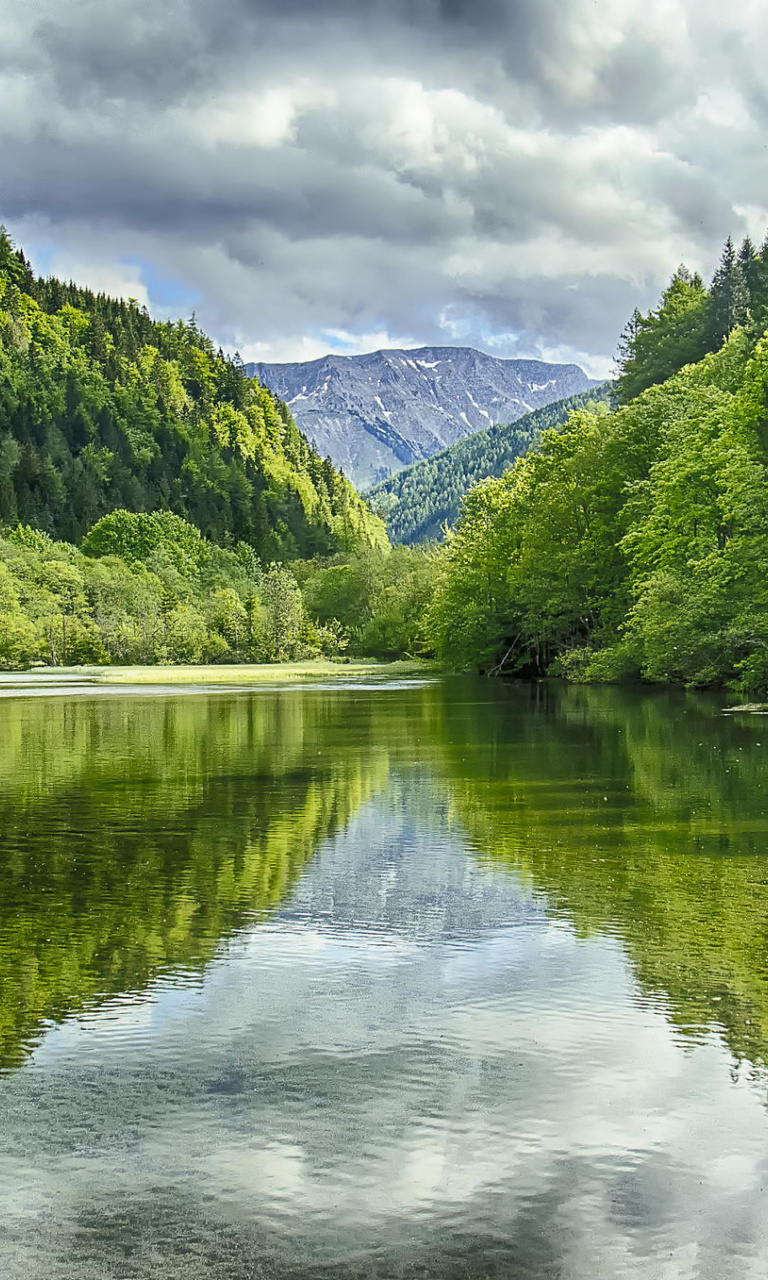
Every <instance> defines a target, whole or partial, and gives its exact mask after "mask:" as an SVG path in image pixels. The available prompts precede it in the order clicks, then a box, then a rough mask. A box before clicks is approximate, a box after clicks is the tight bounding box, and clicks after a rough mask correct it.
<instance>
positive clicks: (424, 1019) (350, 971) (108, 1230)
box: [0, 784, 768, 1280]
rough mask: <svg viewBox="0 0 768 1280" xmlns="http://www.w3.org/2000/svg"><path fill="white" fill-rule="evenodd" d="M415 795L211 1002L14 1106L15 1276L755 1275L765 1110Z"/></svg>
mask: <svg viewBox="0 0 768 1280" xmlns="http://www.w3.org/2000/svg"><path fill="white" fill-rule="evenodd" d="M425 786H426V784H425ZM417 799H418V796H416V797H413V798H412V801H411V803H410V804H409V806H408V807H407V810H408V811H407V812H401V811H398V810H393V809H390V808H386V809H385V808H384V801H383V800H382V801H380V802H378V803H371V804H369V805H368V806H367V807H366V808H365V809H364V810H362V811H361V812H360V814H359V816H358V818H357V819H356V820H355V821H353V822H352V823H351V825H350V827H349V828H348V830H347V831H346V832H345V833H343V834H341V835H339V836H337V837H336V838H334V839H332V840H329V841H327V842H326V843H325V845H324V846H323V847H322V848H321V850H320V852H319V855H318V858H317V860H316V861H315V862H314V863H313V864H312V865H311V867H310V868H309V870H308V871H307V872H306V873H305V875H304V877H303V878H302V880H301V881H300V883H299V885H298V887H297V889H296V891H295V893H294V895H293V897H292V899H291V901H290V902H289V903H287V904H286V907H285V909H284V911H283V913H282V916H278V917H275V918H273V920H272V922H271V923H270V924H269V925H267V926H266V927H264V928H261V929H256V930H252V931H249V932H244V933H243V934H241V935H240V936H239V937H238V938H236V939H235V940H234V941H231V942H230V943H229V944H228V945H227V946H226V947H225V948H224V949H223V950H222V952H221V955H220V957H219V959H218V961H216V962H215V963H214V964H213V965H212V967H211V969H210V971H209V972H208V973H207V975H206V977H205V979H204V982H203V984H202V986H201V987H199V988H197V989H192V988H176V989H174V988H172V987H170V986H168V985H164V984H162V983H160V984H156V985H155V987H154V988H153V990H152V993H151V994H152V1000H153V1002H154V1003H153V1004H152V1005H151V1006H149V1007H150V1008H151V1016H147V1014H146V1012H144V1013H142V1012H140V1009H141V1008H142V1007H141V1006H136V1007H135V1008H134V1009H133V1010H132V1009H131V1006H128V1007H126V1009H125V1011H124V1013H123V1012H116V1011H115V1010H114V1008H113V1009H111V1010H106V1011H103V1012H98V1011H97V1012H96V1013H95V1014H94V1015H92V1016H91V1020H90V1021H89V1023H88V1025H87V1026H86V1028H85V1029H84V1031H81V1032H80V1033H79V1034H77V1035H74V1034H73V1032H72V1031H71V1030H70V1028H69V1027H64V1028H62V1029H61V1030H59V1031H53V1032H52V1033H51V1035H50V1036H49V1037H48V1039H47V1040H46V1042H45V1043H44V1044H43V1045H42V1046H41V1047H40V1049H39V1050H38V1051H37V1052H36V1054H35V1057H34V1060H33V1063H32V1065H31V1068H30V1069H27V1070H23V1071H20V1072H18V1073H16V1074H15V1075H14V1076H13V1077H9V1078H8V1079H7V1080H6V1081H4V1082H3V1088H4V1093H5V1115H6V1119H5V1134H6V1138H7V1140H8V1142H9V1146H8V1148H7V1150H8V1151H9V1152H13V1150H14V1145H16V1146H17V1147H19V1148H21V1147H22V1146H23V1149H25V1150H27V1151H29V1154H30V1160H29V1173H28V1176H27V1177H26V1178H25V1179H22V1180H21V1181H19V1176H18V1169H19V1166H18V1162H17V1161H16V1160H15V1159H13V1158H11V1157H8V1156H3V1157H0V1193H3V1195H4V1202H5V1204H6V1209H7V1213H8V1222H9V1224H10V1233H11V1234H10V1236H9V1237H8V1238H9V1239H12V1240H14V1242H15V1243H14V1252H13V1253H11V1255H10V1258H11V1261H10V1269H8V1270H7V1274H8V1275H9V1277H10V1280H21V1278H22V1276H23V1277H24V1280H28V1278H31V1280H36V1277H37V1275H38V1274H39V1275H40V1276H41V1277H42V1275H45V1276H46V1278H47V1280H58V1277H62V1276H65V1275H71V1267H70V1266H69V1262H68V1260H67V1259H68V1258H69V1259H70V1260H71V1258H72V1256H78V1267H79V1272H80V1274H81V1275H82V1277H83V1280H91V1276H93V1277H94V1278H95V1277H96V1276H99V1280H102V1277H104V1276H112V1275H114V1276H117V1275H120V1276H122V1275H123V1274H125V1275H126V1276H132V1275H134V1274H136V1275H140V1276H142V1277H143V1276H144V1275H148V1274H157V1276H158V1277H161V1278H162V1280H165V1278H166V1277H171V1278H173V1280H177V1277H178V1280H181V1277H182V1276H183V1277H184V1280H203V1277H205V1278H206V1280H208V1278H209V1277H210V1276H214V1280H218V1277H219V1276H221V1277H222V1280H223V1277H224V1276H226V1277H227V1280H245V1278H246V1277H251V1276H253V1275H254V1274H257V1275H258V1274H259V1272H258V1271H257V1270H255V1268H256V1266H257V1265H258V1262H259V1260H261V1261H262V1262H263V1264H264V1273H265V1275H268V1276H270V1277H273V1276H274V1277H276V1278H277V1280H282V1277H283V1276H284V1275H285V1276H287V1275H288V1274H289V1272H290V1274H292V1275H294V1276H299V1277H301V1280H309V1278H310V1277H311V1278H312V1280H314V1278H315V1277H321V1278H322V1280H325V1277H326V1276H327V1277H330V1276H331V1275H333V1276H334V1277H336V1276H339V1277H345V1276H350V1277H352V1276H357V1275H361V1276H362V1275H376V1276H379V1277H381V1278H382V1280H383V1278H384V1277H387V1278H388V1280H391V1277H393V1276H397V1275H400V1274H406V1273H407V1272H406V1269H407V1267H416V1266H421V1267H422V1268H423V1274H425V1275H429V1276H435V1277H451V1278H453V1277H454V1276H471V1277H478V1280H479V1277H488V1276H498V1277H502V1276H503V1277H505V1280H507V1278H508V1277H513V1278H514V1277H515V1276H518V1277H520V1278H521V1280H522V1277H525V1280H544V1277H547V1278H549V1277H551V1276H553V1275H558V1276H562V1277H564V1280H617V1278H619V1277H627V1278H630V1277H631V1280H683V1278H684V1277H685V1280H687V1278H688V1277H692V1278H693V1277H695V1280H745V1278H746V1280H758V1277H760V1280H764V1275H765V1273H766V1271H767V1270H768V1202H767V1201H766V1197H765V1195H764V1186H765V1183H766V1178H767V1177H768V1157H766V1151H768V1142H767V1139H768V1123H767V1122H766V1115H765V1111H764V1109H763V1106H762V1102H761V1098H760V1096H759V1094H758V1092H757V1091H756V1090H754V1089H753V1088H752V1087H751V1086H750V1085H749V1084H748V1083H747V1082H746V1081H737V1082H733V1081H732V1079H731V1076H730V1073H729V1067H730V1059H729V1056H728V1054H727V1052H726V1051H725V1050H724V1048H723V1047H722V1046H721V1045H720V1043H719V1042H718V1041H717V1039H716V1038H715V1036H714V1035H710V1036H708V1035H706V1034H704V1035H703V1036H702V1039H701V1042H700V1043H697V1044H694V1045H691V1044H690V1042H685V1041H683V1040H682V1039H681V1038H680V1037H679V1035H678V1034H677V1033H676V1032H675V1030H674V1028H673V1027H672V1026H671V1025H670V1024H669V1022H668V1020H667V1018H666V1017H665V1016H664V1011H663V1007H655V1006H654V1004H653V1002H652V1001H651V1000H650V999H648V998H643V999H638V998H637V992H636V988H635V985H634V982H633V979H632V977H631V974H630V972H629V970H628V967H627V965H626V963H625V960H624V957H623V953H622V951H621V948H620V946H619V945H618V944H617V943H616V942H615V941H612V940H607V939H604V938H599V937H596V938H592V939H589V940H587V941H583V940H579V939H578V938H577V937H576V936H575V934H574V933H573V931H572V930H570V929H569V928H568V927H567V926H566V925H564V924H563V923H562V922H559V921H556V922H551V921H548V920H547V918H546V916H545V914H544V910H543V906H542V902H541V900H540V899H538V898H536V897H535V896H533V895H532V894H531V893H530V892H529V891H528V890H527V889H526V888H525V887H523V886H521V885H520V884H518V883H517V882H516V881H515V879H514V878H513V877H512V876H511V875H510V874H509V873H508V872H505V871H499V872H495V871H494V870H493V869H491V868H488V867H478V866H477V865H476V864H474V863H473V862H472V861H471V859H467V858H466V856H465V850H464V848H463V846H462V844H461V842H460V840H459V838H458V836H456V835H455V834H454V835H452V834H451V832H450V831H449V830H448V829H445V828H444V829H442V830H441V829H440V828H439V824H438V823H437V822H436V820H435V815H434V813H433V812H431V813H430V815H429V817H430V820H429V823H428V824H427V823H426V822H424V823H423V825H422V824H420V822H419V821H415V820H414V819H413V816H412V815H413V812H414V810H415V807H416V804H415V802H416V800H417ZM425 803H426V801H425ZM409 813H410V815H411V816H410V817H409V816H408V815H409ZM144 1008H145V1010H146V1008H147V1006H144ZM134 1014H135V1017H134ZM4 1174H5V1175H6V1177H5V1180H3V1175H4ZM51 1205H55V1206H56V1207H55V1216H54V1217H53V1218H46V1216H45V1213H46V1212H48V1208H49V1207H50V1206H51ZM44 1206H48V1208H46V1209H44ZM129 1235H130V1237H131V1238H132V1239H133V1242H134V1244H133V1247H134V1248H135V1249H137V1250H138V1251H139V1254H140V1255H141V1256H142V1257H144V1258H145V1261H144V1262H143V1263H142V1266H143V1268H144V1269H143V1270H141V1269H137V1270H136V1271H131V1270H130V1269H125V1268H124V1269H123V1270H120V1269H119V1266H118V1261H116V1259H120V1258H122V1257H123V1254H122V1253H121V1252H120V1250H121V1248H122V1245H123V1244H124V1242H125V1239H126V1238H127V1236H129ZM33 1237H34V1241H33V1243H30V1241H32V1239H33ZM190 1241H191V1243H190ZM180 1242H186V1243H185V1248H184V1250H182V1251H179V1244H180ZM4 1248H6V1249H7V1246H3V1245H2V1244H0V1259H3V1249H4ZM142 1250H144V1251H145V1252H144V1253H143V1254H142V1253H141V1251H142ZM151 1250H154V1254H152V1252H151ZM152 1257H154V1259H155V1261H154V1263H153V1264H152V1265H153V1266H155V1268H156V1271H155V1272H151V1271H150V1270H149V1266H150V1260H151V1258H152ZM33 1258H34V1265H32V1263H31V1260H32V1259H33ZM356 1258H357V1259H362V1261H359V1262H356V1261H355V1259H356ZM120 1265H122V1263H120ZM377 1267H378V1268H379V1269H378V1270H376V1268H377ZM25 1268H26V1269H25ZM116 1268H117V1269H116ZM356 1268H357V1269H356Z"/></svg>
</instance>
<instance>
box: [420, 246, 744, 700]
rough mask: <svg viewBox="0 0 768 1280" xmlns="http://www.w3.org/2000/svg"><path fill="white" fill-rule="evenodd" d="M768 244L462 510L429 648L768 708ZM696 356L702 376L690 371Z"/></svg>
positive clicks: (685, 281)
mask: <svg viewBox="0 0 768 1280" xmlns="http://www.w3.org/2000/svg"><path fill="white" fill-rule="evenodd" d="M767 316H768V245H764V246H763V248H762V249H761V251H760V252H759V253H757V252H755V250H754V249H753V247H752V245H751V243H750V242H749V241H746V242H745V243H744V244H743V245H742V247H741V249H740V250H739V251H738V253H737V252H736V251H735V250H734V248H733V245H732V244H731V242H730V240H729V241H728V243H727V244H726V247H725V250H724V252H723V256H722V260H721V263H720V266H719V267H718V270H717V271H716V273H715V276H714V278H713V281H712V284H711V287H710V288H709V289H705V287H704V285H703V284H702V282H701V280H700V279H699V278H698V277H695V276H691V275H690V273H688V272H686V271H685V269H680V270H679V271H678V272H676V274H675V276H674V277H673V279H672V282H671V284H670V286H669V288H668V289H667V290H666V291H665V293H664V295H663V297H662V300H661V304H660V306H659V308H658V309H657V310H656V311H653V312H651V313H650V314H649V315H648V316H640V315H639V314H637V313H636V314H635V316H634V317H633V319H632V321H631V323H630V325H629V326H628V328H627V330H626V331H625V334H624V337H623V342H622V348H621V353H620V377H619V380H618V394H619V397H620V400H621V401H622V406H623V407H621V408H620V409H619V410H618V411H617V412H615V413H613V414H605V413H603V414H597V413H595V412H593V411H591V410H590V409H581V410H580V411H578V412H577V413H575V414H573V415H572V416H571V418H570V420H569V422H568V424H567V425H566V427H565V428H564V429H563V430H561V431H549V432H546V433H545V434H544V436H543V437H542V441H541V444H540V446H539V447H538V448H535V449H533V450H532V451H531V452H530V453H529V454H528V455H526V456H525V457H524V458H520V459H518V461H517V462H516V463H515V464H514V465H513V466H512V467H511V468H510V469H509V470H508V471H507V472H505V474H504V475H503V476H502V477H501V478H499V479H491V480H486V481H484V482H483V483H481V484H480V485H478V486H476V487H475V488H474V489H472V490H471V491H470V493H469V494H468V495H467V497H466V499H465V500H464V504H463V507H462V512H461V517H460V519H459V521H458V525H457V529H456V532H455V535H454V536H453V537H452V538H451V539H450V541H449V543H448V545H447V547H446V551H445V554H444V559H443V576H442V579H441V581H440V584H439V586H438V591H437V595H436V597H435V600H434V602H433V605H432V610H431V615H430V623H429V627H428V632H429V634H430V636H431V637H432V639H433V641H434V643H435V644H436V645H437V648H438V651H439V652H440V653H441V654H442V656H443V658H444V659H445V660H447V661H449V662H451V663H453V664H454V665H457V666H469V667H471V666H476V667H480V668H482V669H484V670H489V671H499V672H508V673H514V672H518V673H529V674H532V673H536V674H542V673H549V674H565V675H567V676H569V677H570V678H572V679H577V680H590V679H591V680H601V679H603V680H615V679H621V678H628V677H637V676H641V677H643V678H645V679H649V680H656V681H667V682H676V683H683V684H692V685H703V686H706V685H718V684H723V683H730V684H732V685H734V686H736V687H740V688H742V689H744V690H747V691H751V692H754V693H763V694H764V693H766V692H768V588H767V587H766V579H767V578H768V337H764V336H763V327H764V325H765V324H766V318H767ZM691 356H693V357H695V358H696V357H698V359H696V362H695V363H692V364H688V365H687V367H683V366H684V365H685V364H686V362H687V361H689V360H690V358H691Z"/></svg>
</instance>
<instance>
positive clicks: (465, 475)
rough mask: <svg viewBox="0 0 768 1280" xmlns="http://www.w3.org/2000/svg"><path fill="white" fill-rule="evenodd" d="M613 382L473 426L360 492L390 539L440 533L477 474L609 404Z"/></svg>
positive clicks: (493, 470) (491, 472) (497, 470)
mask: <svg viewBox="0 0 768 1280" xmlns="http://www.w3.org/2000/svg"><path fill="white" fill-rule="evenodd" d="M612 394H613V384H612V383H611V382H602V383H598V384H597V386H595V387H590V388H589V390H587V391H581V392H579V393H577V394H576V395H575V396H569V397H567V399H564V400H556V401H553V402H552V403H551V404H549V405H545V406H544V407H543V408H541V409H534V410H533V412H532V413H527V414H524V415H523V417H522V418H517V419H516V420H515V421H514V422H511V423H503V424H499V425H498V426H493V427H489V428H487V429H486V430H485V431H477V432H475V434H474V435H471V436H465V437H464V439H463V440H457V441H456V443H455V444H452V445H449V447H448V448H447V449H443V450H442V451H441V452H440V453H436V454H433V455H432V457H431V458H424V459H422V460H421V461H420V462H414V463H413V464H412V465H411V466H410V467H406V468H405V469H404V470H403V471H399V472H398V473H397V474H396V475H394V476H390V477H389V479H387V480H384V481H381V482H380V483H379V484H377V485H374V486H373V487H372V488H371V489H369V490H367V491H366V492H365V493H364V495H363V496H364V497H365V498H366V499H367V500H368V501H369V502H370V503H371V506H372V507H373V509H374V511H377V512H378V514H379V515H380V516H381V518H382V519H383V520H384V521H385V522H386V525H387V532H388V533H389V536H390V538H391V539H392V541H393V542H401V543H405V544H413V543H418V542H428V541H431V540H433V539H439V538H440V536H441V531H442V527H443V525H444V524H446V523H448V524H452V523H453V522H454V521H455V520H456V517H457V516H458V514H459V506H460V503H461V500H462V498H463V497H464V494H465V493H466V492H467V491H468V490H469V489H470V488H471V487H472V485H473V484H477V483H478V482H479V481H480V480H486V479H488V478H489V477H490V476H500V475H501V474H502V472H503V471H505V470H506V468H507V467H508V466H510V465H511V464H512V463H513V462H514V461H515V459H516V458H518V457H520V456H521V455H522V454H523V453H527V451H528V449H530V448H531V446H532V445H534V444H535V443H536V441H537V440H538V439H539V437H540V436H541V434H542V432H544V431H546V430H548V429H549V428H551V427H559V426H562V424H563V423H564V422H565V421H566V420H567V418H568V415H569V414H570V413H572V412H573V411H574V410H576V409H586V408H590V407H591V406H597V405H598V404H600V403H605V404H610V402H611V398H612Z"/></svg>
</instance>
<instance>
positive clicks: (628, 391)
mask: <svg viewBox="0 0 768 1280" xmlns="http://www.w3.org/2000/svg"><path fill="white" fill-rule="evenodd" d="M708 302H709V300H708V297H707V292H706V290H705V288H704V284H703V281H702V279H701V276H698V275H691V273H690V272H689V271H688V270H687V269H686V268H685V267H684V266H681V267H679V268H678V270H677V271H676V272H675V274H674V276H673V277H672V280H671V281H670V283H669V285H668V286H667V288H666V289H665V290H664V293H663V294H662V298H661V302H660V304H659V306H658V308H657V309H656V310H655V311H650V312H649V313H648V315H647V316H643V315H641V314H640V312H639V311H635V312H634V313H633V315H632V318H631V319H630V321H629V323H628V325H627V327H626V329H625V330H624V333H623V334H622V337H621V341H620V344H619V364H620V370H621V371H620V374H619V378H618V381H617V383H616V396H617V399H618V401H619V403H620V404H628V402H629V401H630V400H633V399H634V398H635V396H638V395H639V394H640V392H641V391H645V389H646V388H647V387H651V386H654V385H655V384H656V383H659V382H665V381H666V379H667V378H669V377H671V376H672V374H673V373H676V372H677V370H678V369H681V368H682V367H683V365H686V364H694V363H695V362H696V361H697V360H701V358H702V357H703V356H704V355H706V353H707V351H710V350H712V349H713V347H714V346H719V345H720V342H716V343H714V344H713V342H712V339H711V329H710V317H709V306H708ZM731 327H732V326H731ZM728 332H730V329H729V330H728ZM720 341H722V338H721V339H720Z"/></svg>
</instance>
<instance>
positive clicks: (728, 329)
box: [707, 236, 749, 350]
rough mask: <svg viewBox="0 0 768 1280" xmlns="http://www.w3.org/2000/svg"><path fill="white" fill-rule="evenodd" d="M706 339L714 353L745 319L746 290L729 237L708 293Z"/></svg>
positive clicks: (740, 266) (747, 306) (739, 263)
mask: <svg viewBox="0 0 768 1280" xmlns="http://www.w3.org/2000/svg"><path fill="white" fill-rule="evenodd" d="M708 313H709V314H708V317H707V337H708V339H709V343H710V346H711V349H713V350H716V349H717V348H718V347H719V346H720V345H721V344H722V343H723V342H724V340H725V339H726V338H727V337H728V335H729V333H732V332H733V330H734V329H735V328H736V326H737V325H740V324H745V323H746V322H747V320H748V318H749V289H748V286H747V281H746V279H745V275H744V269H743V266H742V264H741V262H740V261H739V258H738V256H737V254H736V249H735V248H734V244H733V240H732V239H731V237H730V236H729V237H728V239H727V240H726V242H725V247H724V248H723V253H722V256H721V258H720V265H719V266H718V268H717V270H716V272H715V274H714V276H713V277H712V285H711V287H710V291H709V306H708Z"/></svg>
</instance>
